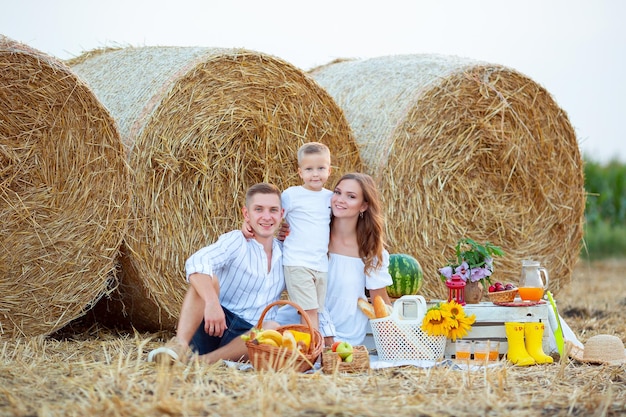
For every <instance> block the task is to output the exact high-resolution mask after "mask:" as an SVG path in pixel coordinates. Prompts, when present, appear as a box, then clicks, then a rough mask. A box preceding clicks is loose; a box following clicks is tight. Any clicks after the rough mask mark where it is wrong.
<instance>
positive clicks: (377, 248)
mask: <svg viewBox="0 0 626 417" xmlns="http://www.w3.org/2000/svg"><path fill="white" fill-rule="evenodd" d="M343 180H355V181H356V182H358V183H359V185H360V186H361V190H362V191H363V200H364V201H365V202H366V203H367V204H368V208H367V210H365V211H364V212H363V217H361V216H359V219H358V221H357V224H356V235H357V242H358V245H359V256H360V257H361V259H362V260H363V263H364V264H365V275H369V273H370V272H371V271H372V270H374V269H377V268H380V267H381V266H382V263H383V248H384V246H385V229H384V224H385V219H384V216H383V214H382V211H381V202H380V195H379V193H378V188H377V187H376V183H375V182H374V179H373V178H372V177H370V176H369V175H367V174H363V173H360V172H352V173H349V174H345V175H344V176H343V177H341V178H340V179H339V181H337V185H338V184H339V183H340V182H341V181H343ZM333 220H334V217H332V218H331V223H330V225H331V228H332V224H333Z"/></svg>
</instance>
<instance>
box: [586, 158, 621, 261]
mask: <svg viewBox="0 0 626 417" xmlns="http://www.w3.org/2000/svg"><path fill="white" fill-rule="evenodd" d="M584 172H585V191H586V193H587V202H586V206H585V237H584V244H583V248H582V253H581V256H582V257H584V258H588V259H602V258H609V257H626V164H624V163H622V162H618V161H616V160H613V161H610V162H608V163H605V164H601V163H599V162H595V161H591V160H589V159H588V158H585V165H584Z"/></svg>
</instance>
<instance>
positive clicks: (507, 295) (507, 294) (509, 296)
mask: <svg viewBox="0 0 626 417" xmlns="http://www.w3.org/2000/svg"><path fill="white" fill-rule="evenodd" d="M516 295H517V288H514V289H512V290H507V291H497V292H490V293H487V297H489V301H491V302H492V303H510V302H513V300H515V296H516Z"/></svg>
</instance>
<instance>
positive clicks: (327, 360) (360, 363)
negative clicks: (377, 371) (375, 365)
mask: <svg viewBox="0 0 626 417" xmlns="http://www.w3.org/2000/svg"><path fill="white" fill-rule="evenodd" d="M352 356H353V359H352V362H349V363H346V362H343V361H342V360H341V358H340V357H339V354H338V353H337V352H333V351H331V350H329V351H326V352H323V353H322V371H323V372H324V373H325V374H332V373H335V372H348V373H359V372H367V371H369V369H370V355H369V352H368V351H367V348H366V347H365V346H362V345H358V346H353V347H352Z"/></svg>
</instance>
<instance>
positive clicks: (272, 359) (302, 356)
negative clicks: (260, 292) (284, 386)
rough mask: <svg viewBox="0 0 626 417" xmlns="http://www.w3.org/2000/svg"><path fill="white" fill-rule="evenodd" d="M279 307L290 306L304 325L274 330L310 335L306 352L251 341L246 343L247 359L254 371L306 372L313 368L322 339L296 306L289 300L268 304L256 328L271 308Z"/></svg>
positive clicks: (293, 325) (322, 344) (322, 342)
mask: <svg viewBox="0 0 626 417" xmlns="http://www.w3.org/2000/svg"><path fill="white" fill-rule="evenodd" d="M280 305H290V306H292V307H293V308H295V309H296V310H297V311H298V313H300V315H301V316H302V317H304V320H305V322H306V324H299V323H298V324H289V325H286V326H280V327H278V328H277V329H276V330H277V331H278V332H280V333H281V334H282V333H283V332H284V331H285V330H297V331H300V332H306V333H309V334H310V335H311V343H310V344H309V348H308V350H307V351H306V352H303V351H300V350H297V349H296V350H290V349H286V348H283V347H275V346H270V345H265V344H256V343H254V342H253V341H251V340H248V341H246V346H247V348H248V358H249V360H250V363H252V366H253V367H254V369H256V370H266V371H267V370H274V371H278V370H281V369H294V370H296V371H298V372H304V371H308V370H309V369H311V368H313V365H314V364H315V361H316V360H317V358H318V357H319V356H320V354H321V353H322V348H323V346H324V339H323V338H322V335H321V333H320V332H319V331H318V330H317V329H315V328H313V325H312V324H311V321H310V320H309V316H308V315H307V314H306V313H305V312H304V310H302V308H301V307H300V306H299V305H298V304H296V303H294V302H292V301H289V300H277V301H274V302H273V303H270V304H269V305H268V306H267V307H265V309H264V310H263V312H262V313H261V317H259V322H258V323H257V328H259V329H260V328H261V327H262V326H263V320H264V319H265V315H266V314H267V312H268V311H269V310H270V309H271V308H272V307H275V306H280Z"/></svg>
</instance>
